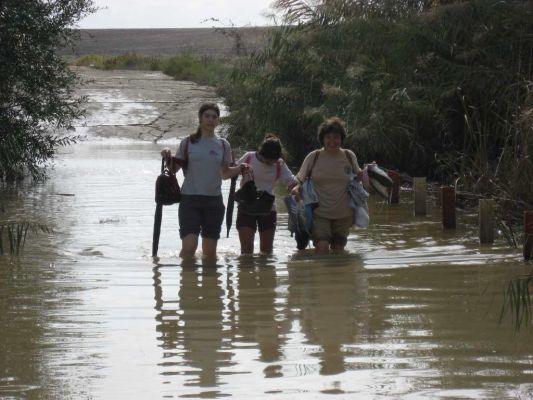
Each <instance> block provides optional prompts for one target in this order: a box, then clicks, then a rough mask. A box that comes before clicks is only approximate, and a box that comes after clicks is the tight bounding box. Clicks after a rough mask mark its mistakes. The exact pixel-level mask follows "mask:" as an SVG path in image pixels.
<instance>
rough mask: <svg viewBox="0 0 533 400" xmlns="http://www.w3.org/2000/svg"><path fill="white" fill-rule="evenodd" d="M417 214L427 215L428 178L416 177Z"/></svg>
mask: <svg viewBox="0 0 533 400" xmlns="http://www.w3.org/2000/svg"><path fill="white" fill-rule="evenodd" d="M413 182H414V190H415V215H427V204H426V197H427V187H426V178H425V177H423V178H414V181H413Z"/></svg>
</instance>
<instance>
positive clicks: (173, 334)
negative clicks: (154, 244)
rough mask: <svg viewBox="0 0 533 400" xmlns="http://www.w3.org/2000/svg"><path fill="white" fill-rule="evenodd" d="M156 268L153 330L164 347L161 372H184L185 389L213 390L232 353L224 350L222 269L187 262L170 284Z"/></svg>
mask: <svg viewBox="0 0 533 400" xmlns="http://www.w3.org/2000/svg"><path fill="white" fill-rule="evenodd" d="M159 268H160V267H157V266H156V267H155V268H154V289H155V301H156V303H155V308H156V310H157V311H158V313H157V315H156V321H157V326H156V330H157V332H158V333H159V334H160V336H159V337H158V340H159V341H160V344H159V345H160V346H161V347H162V348H163V349H164V355H163V359H164V361H163V362H162V363H161V364H160V366H161V367H162V372H161V373H162V374H163V375H182V374H185V376H186V379H185V383H184V384H185V385H187V386H199V387H214V386H217V385H218V384H219V383H220V382H219V375H220V370H221V369H222V368H223V367H225V366H228V365H230V362H231V352H230V351H228V349H224V348H223V347H224V339H225V338H227V337H228V333H227V331H226V330H225V329H224V325H223V309H224V304H223V298H224V294H225V293H224V290H223V288H222V273H221V272H220V271H219V269H221V266H219V265H216V264H212V263H204V264H196V263H195V261H194V260H189V261H185V262H183V263H182V264H181V265H180V266H179V276H178V277H177V281H174V282H171V283H169V282H162V281H161V272H160V270H159ZM163 288H165V289H166V288H168V289H170V290H169V291H168V292H167V291H166V290H165V291H164V289H163ZM178 288H179V289H178Z"/></svg>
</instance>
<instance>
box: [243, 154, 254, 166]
mask: <svg viewBox="0 0 533 400" xmlns="http://www.w3.org/2000/svg"><path fill="white" fill-rule="evenodd" d="M250 161H252V153H248V155H247V156H246V159H245V160H244V162H245V163H246V164H250Z"/></svg>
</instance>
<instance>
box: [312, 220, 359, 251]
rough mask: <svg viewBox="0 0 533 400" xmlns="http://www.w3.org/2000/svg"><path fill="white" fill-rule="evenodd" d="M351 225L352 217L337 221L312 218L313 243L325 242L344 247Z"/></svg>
mask: <svg viewBox="0 0 533 400" xmlns="http://www.w3.org/2000/svg"><path fill="white" fill-rule="evenodd" d="M352 223H353V217H352V216H349V217H345V218H338V219H326V218H321V217H313V232H312V237H313V242H314V243H316V242H319V241H322V240H325V241H327V242H329V243H330V244H338V245H341V246H346V242H347V241H348V234H349V233H350V228H351V227H352Z"/></svg>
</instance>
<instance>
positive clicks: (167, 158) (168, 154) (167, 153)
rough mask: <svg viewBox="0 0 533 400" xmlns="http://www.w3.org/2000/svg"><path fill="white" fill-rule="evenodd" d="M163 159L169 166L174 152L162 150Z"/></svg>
mask: <svg viewBox="0 0 533 400" xmlns="http://www.w3.org/2000/svg"><path fill="white" fill-rule="evenodd" d="M161 157H163V158H164V159H165V162H166V163H167V164H168V163H169V161H170V158H171V157H172V151H171V150H170V149H169V148H168V147H165V148H163V149H161Z"/></svg>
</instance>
